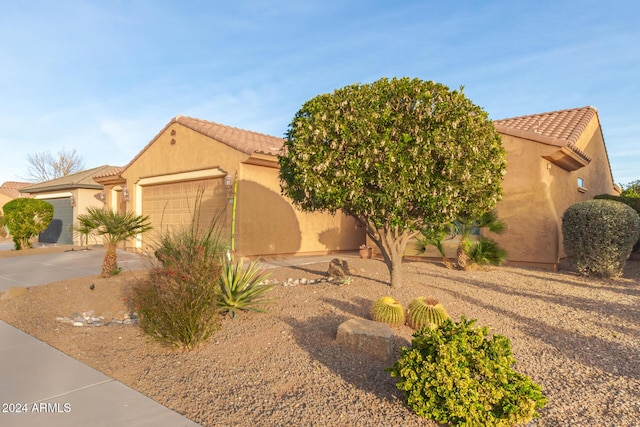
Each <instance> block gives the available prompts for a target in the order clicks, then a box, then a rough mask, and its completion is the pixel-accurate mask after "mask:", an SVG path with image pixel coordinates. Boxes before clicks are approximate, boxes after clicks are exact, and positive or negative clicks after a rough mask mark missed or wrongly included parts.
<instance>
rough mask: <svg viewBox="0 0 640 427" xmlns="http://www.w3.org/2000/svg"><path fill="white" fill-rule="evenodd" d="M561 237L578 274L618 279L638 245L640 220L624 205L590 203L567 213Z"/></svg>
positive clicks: (609, 202) (575, 205)
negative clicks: (634, 247)
mask: <svg viewBox="0 0 640 427" xmlns="http://www.w3.org/2000/svg"><path fill="white" fill-rule="evenodd" d="M562 234H563V236H564V248H565V251H566V252H567V255H568V256H569V261H570V263H571V264H572V265H573V266H574V267H575V268H576V270H577V271H578V272H579V273H581V274H584V275H593V276H602V277H613V276H619V275H621V274H622V271H623V269H624V265H625V262H626V260H627V259H628V258H629V255H630V254H631V250H632V249H633V245H634V244H635V243H636V242H637V241H638V236H639V235H640V216H638V213H637V212H636V211H634V210H633V209H632V208H631V207H630V206H628V205H625V204H624V203H620V202H617V201H613V200H587V201H584V202H580V203H576V204H574V205H572V206H570V207H569V208H568V209H567V210H566V211H565V213H564V215H563V216H562Z"/></svg>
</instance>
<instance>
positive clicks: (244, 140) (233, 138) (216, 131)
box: [95, 115, 284, 184]
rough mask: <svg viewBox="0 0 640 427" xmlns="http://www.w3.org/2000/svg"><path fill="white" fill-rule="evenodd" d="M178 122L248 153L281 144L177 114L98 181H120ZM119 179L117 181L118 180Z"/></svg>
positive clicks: (274, 152) (269, 152)
mask: <svg viewBox="0 0 640 427" xmlns="http://www.w3.org/2000/svg"><path fill="white" fill-rule="evenodd" d="M174 123H178V124H180V125H182V126H184V127H186V128H189V129H191V130H193V131H194V132H198V133H200V134H202V135H204V136H207V137H209V138H211V139H214V140H216V141H219V142H221V143H223V144H225V145H227V146H229V147H231V148H233V149H235V150H238V151H240V152H242V153H245V154H248V155H250V156H251V155H254V154H257V155H267V156H276V155H277V154H278V152H279V151H280V149H281V148H282V146H283V145H284V139H283V138H278V137H276V136H271V135H267V134H264V133H259V132H253V131H250V130H245V129H240V128H237V127H233V126H226V125H221V124H219V123H215V122H210V121H207V120H202V119H196V118H193V117H188V116H181V115H177V116H175V117H174V118H172V119H171V121H169V123H167V124H166V125H165V127H164V128H162V130H161V131H160V132H158V133H157V134H156V136H154V137H153V139H152V140H151V141H149V143H148V144H147V145H145V147H144V148H143V149H142V150H140V152H139V153H138V154H136V156H135V157H134V158H133V159H131V161H130V162H129V163H127V165H126V166H124V167H122V168H119V170H113V171H110V172H109V173H107V174H102V175H96V176H95V178H97V180H98V182H101V183H104V184H109V183H114V182H116V181H117V182H120V181H122V178H121V176H120V174H121V173H122V172H124V171H125V170H126V169H127V168H128V167H129V166H131V165H132V164H133V163H134V162H135V161H136V160H137V159H138V158H139V157H140V156H141V155H142V153H144V152H145V151H147V149H148V148H149V147H150V146H151V145H152V144H153V143H154V142H155V141H156V140H157V139H158V138H159V137H160V135H162V134H163V133H164V132H165V131H166V130H167V129H168V128H169V127H170V126H171V125H172V124H174ZM118 180H119V181H118Z"/></svg>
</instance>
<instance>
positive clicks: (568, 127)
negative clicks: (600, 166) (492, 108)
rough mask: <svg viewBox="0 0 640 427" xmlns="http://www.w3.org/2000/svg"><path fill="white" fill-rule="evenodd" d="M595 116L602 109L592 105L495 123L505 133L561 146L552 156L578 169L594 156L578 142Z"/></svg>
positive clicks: (562, 164) (572, 168)
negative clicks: (581, 147) (580, 146)
mask: <svg viewBox="0 0 640 427" xmlns="http://www.w3.org/2000/svg"><path fill="white" fill-rule="evenodd" d="M594 117H596V118H597V117H598V110H596V109H595V107H590V106H588V107H581V108H573V109H568V110H558V111H551V112H549V113H540V114H533V115H530V116H520V117H513V118H510V119H502V120H494V122H493V123H494V125H495V127H496V129H497V131H498V132H499V133H501V134H505V135H511V136H515V137H518V138H523V139H528V140H531V141H536V142H539V143H542V144H546V145H552V146H556V147H561V152H562V153H561V152H560V151H558V153H557V154H556V155H555V156H552V157H553V158H549V160H551V161H553V162H554V163H558V164H560V165H561V166H563V167H565V168H567V169H568V170H575V169H579V168H580V167H582V166H586V165H587V164H589V162H591V157H590V156H588V155H587V154H586V153H585V152H584V151H582V150H581V149H580V148H578V146H577V145H576V143H577V142H578V139H579V138H580V136H581V135H582V133H583V132H584V131H585V129H586V128H587V126H588V125H589V123H590V122H591V120H593V118H594ZM603 141H604V138H603ZM605 150H606V147H605Z"/></svg>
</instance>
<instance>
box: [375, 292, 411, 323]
mask: <svg viewBox="0 0 640 427" xmlns="http://www.w3.org/2000/svg"><path fill="white" fill-rule="evenodd" d="M371 319H373V320H375V321H376V322H382V323H387V324H389V325H391V326H400V325H404V309H403V308H402V304H400V301H398V300H397V299H395V298H394V297H390V296H384V297H380V298H378V299H377V300H376V302H374V303H373V306H372V307H371Z"/></svg>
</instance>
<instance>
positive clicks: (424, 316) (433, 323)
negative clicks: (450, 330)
mask: <svg viewBox="0 0 640 427" xmlns="http://www.w3.org/2000/svg"><path fill="white" fill-rule="evenodd" d="M448 318H449V314H447V311H446V310H445V308H444V306H443V305H442V304H440V303H439V302H438V300H437V299H435V298H427V297H418V298H416V299H414V300H413V301H411V302H410V303H409V305H408V306H407V324H408V325H409V327H411V328H413V329H421V328H423V327H430V328H435V327H438V326H440V325H441V324H442V323H444V321H445V320H447V319H448Z"/></svg>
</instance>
